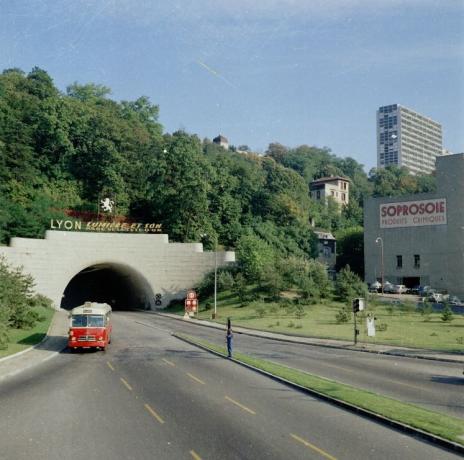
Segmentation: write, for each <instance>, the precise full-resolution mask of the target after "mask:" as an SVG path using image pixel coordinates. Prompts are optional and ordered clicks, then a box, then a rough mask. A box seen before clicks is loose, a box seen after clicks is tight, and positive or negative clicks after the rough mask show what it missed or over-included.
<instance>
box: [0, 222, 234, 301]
mask: <svg viewBox="0 0 464 460" xmlns="http://www.w3.org/2000/svg"><path fill="white" fill-rule="evenodd" d="M2 256H3V257H5V259H6V261H7V263H8V264H10V265H11V266H12V267H22V269H23V271H24V273H27V274H30V275H31V276H32V277H33V279H34V282H35V288H34V289H35V291H36V292H37V293H39V294H42V295H44V296H46V297H48V298H50V299H51V301H52V303H53V306H54V308H56V309H60V307H61V308H71V307H72V306H73V305H74V304H75V303H76V302H80V303H81V304H82V303H83V302H85V301H87V300H90V301H107V299H108V298H109V300H110V301H111V300H112V299H114V300H115V301H116V302H115V306H114V307H115V308H116V309H117V308H120V307H121V308H129V304H130V305H134V307H133V308H136V307H140V308H149V309H162V308H165V307H167V306H168V305H169V304H170V302H171V301H173V300H177V299H182V298H184V297H185V295H186V293H187V291H188V290H189V289H192V288H193V287H194V286H196V285H198V283H199V282H200V281H201V279H202V278H203V277H204V276H205V275H206V274H207V273H209V272H211V271H213V270H214V269H215V268H217V267H219V266H223V265H225V264H226V263H229V262H233V261H234V260H235V254H234V253H233V252H227V251H219V252H209V251H207V252H203V245H202V244H201V243H171V242H169V238H168V235H166V234H149V233H147V234H142V233H105V232H73V231H58V230H48V231H47V232H46V234H45V239H40V238H38V239H33V238H16V237H15V238H12V239H11V241H10V245H9V246H1V247H0V257H2ZM85 278H87V279H89V280H91V281H92V283H91V284H92V286H93V287H92V289H90V288H87V289H82V291H83V294H82V295H81V294H80V292H79V286H82V285H83V280H84V279H85ZM121 286H123V287H124V286H125V288H123V287H121ZM111 289H113V291H112V290H111ZM115 290H116V291H117V293H118V297H117V298H114V297H111V296H110V294H111V293H114V291H115ZM126 291H127V292H126ZM84 293H85V294H86V295H85V297H84ZM63 294H64V295H65V297H64V298H63ZM92 294H93V296H94V297H95V298H89V295H92ZM72 299H74V300H72ZM118 302H119V304H120V305H118ZM108 303H109V302H108Z"/></svg>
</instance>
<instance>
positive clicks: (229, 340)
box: [226, 318, 234, 358]
mask: <svg viewBox="0 0 464 460" xmlns="http://www.w3.org/2000/svg"><path fill="white" fill-rule="evenodd" d="M233 336H234V335H233V334H232V324H231V322H230V318H227V332H226V340H227V357H228V358H232V338H233Z"/></svg>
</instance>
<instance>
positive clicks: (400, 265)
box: [396, 256, 403, 268]
mask: <svg viewBox="0 0 464 460" xmlns="http://www.w3.org/2000/svg"><path fill="white" fill-rule="evenodd" d="M396 268H403V256H396Z"/></svg>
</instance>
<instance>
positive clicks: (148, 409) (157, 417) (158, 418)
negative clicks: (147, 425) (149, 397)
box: [145, 404, 164, 424]
mask: <svg viewBox="0 0 464 460" xmlns="http://www.w3.org/2000/svg"><path fill="white" fill-rule="evenodd" d="M145 409H147V411H148V412H150V414H151V415H153V417H155V418H156V420H158V422H160V423H161V424H163V423H164V420H163V419H162V418H161V417H160V416H159V415H158V414H157V413H156V412H155V411H154V409H152V408H151V407H150V406H149V405H148V404H145Z"/></svg>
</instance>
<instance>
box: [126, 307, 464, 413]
mask: <svg viewBox="0 0 464 460" xmlns="http://www.w3.org/2000/svg"><path fill="white" fill-rule="evenodd" d="M131 315H132V318H134V319H135V320H136V321H140V322H145V323H147V324H156V325H157V326H158V327H163V328H165V329H166V330H170V331H178V332H185V333H187V334H190V335H192V336H196V337H200V338H204V339H206V340H209V341H211V342H214V343H217V344H222V345H223V344H224V332H223V331H220V330H216V329H213V328H207V327H202V326H197V325H195V324H193V323H187V324H186V322H184V321H178V320H174V319H170V318H167V317H163V316H160V315H151V316H150V315H149V314H148V315H147V314H144V316H139V315H138V313H135V312H134V313H131ZM142 318H143V319H142ZM234 347H235V349H236V350H238V351H241V352H243V353H247V354H249V355H252V356H256V357H259V358H264V359H267V360H270V361H274V362H277V363H279V364H284V365H287V366H290V367H294V368H297V369H302V370H304V371H307V372H310V373H313V374H315V375H319V376H323V377H326V378H330V379H333V380H337V381H339V382H343V383H347V384H350V385H353V386H355V387H357V388H363V389H366V390H370V391H373V392H375V393H379V394H382V395H386V396H391V397H393V398H395V399H398V400H400V401H404V402H409V403H412V404H416V405H419V406H422V407H426V408H428V409H432V410H436V411H438V412H444V413H447V414H449V415H453V416H456V417H461V418H464V376H463V374H462V372H463V369H462V364H460V363H448V362H443V361H433V360H424V359H417V358H405V357H397V356H389V355H379V354H374V353H364V352H353V351H350V350H343V349H334V348H326V347H320V346H311V345H301V344H293V343H288V342H281V341H278V340H272V339H266V338H261V337H259V338H258V337H252V336H247V335H245V334H237V333H236V334H235V341H234Z"/></svg>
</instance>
